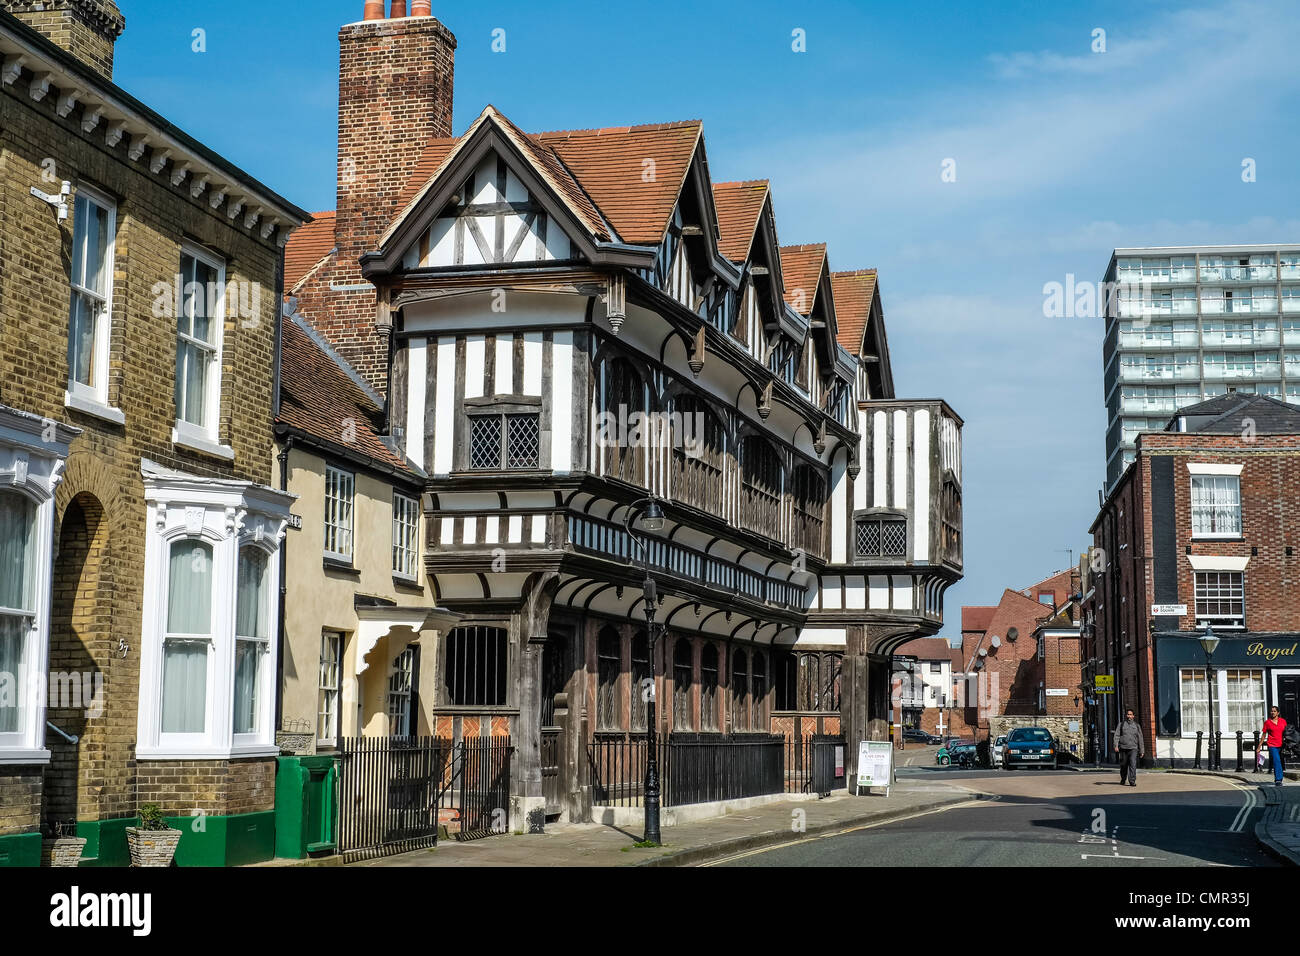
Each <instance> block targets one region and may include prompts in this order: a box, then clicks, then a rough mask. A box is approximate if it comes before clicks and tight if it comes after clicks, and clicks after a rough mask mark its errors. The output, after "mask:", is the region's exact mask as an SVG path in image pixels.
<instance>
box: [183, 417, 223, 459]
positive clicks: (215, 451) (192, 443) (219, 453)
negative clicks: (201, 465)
mask: <svg viewBox="0 0 1300 956" xmlns="http://www.w3.org/2000/svg"><path fill="white" fill-rule="evenodd" d="M172 444H173V445H175V446H176V447H178V448H185V449H188V450H189V451H196V452H198V453H199V454H201V455H210V456H212V457H213V458H220V459H222V460H223V461H234V460H235V450H234V449H233V448H231V447H230V446H229V445H223V444H221V443H220V442H215V441H212V440H211V439H209V438H203V437H201V436H199V435H196V434H194V433H193V432H191V431H188V430H185V429H182V428H180V426H179V425H178V426H176V427H173V428H172Z"/></svg>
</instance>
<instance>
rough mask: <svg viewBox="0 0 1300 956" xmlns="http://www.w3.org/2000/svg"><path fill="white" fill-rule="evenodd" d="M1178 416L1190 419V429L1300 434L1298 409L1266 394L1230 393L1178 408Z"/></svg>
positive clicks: (1177, 417) (1188, 428)
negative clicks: (1248, 430) (1249, 430)
mask: <svg viewBox="0 0 1300 956" xmlns="http://www.w3.org/2000/svg"><path fill="white" fill-rule="evenodd" d="M1174 418H1175V420H1177V419H1179V418H1192V419H1196V421H1192V422H1188V423H1187V430H1188V431H1189V432H1244V431H1246V430H1247V427H1248V423H1249V428H1250V429H1251V430H1252V431H1253V432H1254V433H1255V434H1257V435H1293V434H1300V408H1296V407H1295V406H1294V405H1289V404H1287V403H1286V402H1279V401H1278V400H1277V399H1275V398H1270V397H1269V396H1267V395H1255V394H1252V393H1249V392H1229V393H1228V394H1227V395H1220V396H1218V397H1216V398H1211V399H1209V400H1208V401H1204V402H1199V403H1197V404H1195V405H1189V406H1187V407H1186V408H1180V409H1179V410H1178V414H1177V415H1175V416H1174Z"/></svg>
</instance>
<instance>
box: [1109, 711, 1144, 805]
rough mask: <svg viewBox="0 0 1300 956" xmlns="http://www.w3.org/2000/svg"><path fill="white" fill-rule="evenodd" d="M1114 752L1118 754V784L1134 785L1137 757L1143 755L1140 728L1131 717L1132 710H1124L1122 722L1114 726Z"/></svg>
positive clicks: (1136, 775)
mask: <svg viewBox="0 0 1300 956" xmlns="http://www.w3.org/2000/svg"><path fill="white" fill-rule="evenodd" d="M1115 753H1117V754H1119V785H1120V786H1121V787H1122V786H1124V784H1125V783H1127V784H1128V785H1129V786H1130V787H1136V786H1137V785H1138V784H1137V779H1138V758H1139V757H1143V756H1145V748H1144V747H1143V745H1142V728H1141V727H1139V726H1138V722H1137V720H1135V719H1134V717H1133V711H1132V710H1131V709H1130V710H1126V711H1124V720H1123V722H1122V723H1121V724H1120V725H1119V726H1118V727H1117V728H1115Z"/></svg>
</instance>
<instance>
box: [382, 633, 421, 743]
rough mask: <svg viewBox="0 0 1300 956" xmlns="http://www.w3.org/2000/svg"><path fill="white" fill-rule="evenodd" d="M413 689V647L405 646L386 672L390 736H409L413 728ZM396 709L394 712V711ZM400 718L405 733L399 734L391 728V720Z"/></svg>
mask: <svg viewBox="0 0 1300 956" xmlns="http://www.w3.org/2000/svg"><path fill="white" fill-rule="evenodd" d="M414 691H415V648H413V647H405V648H403V649H402V650H401V652H400V653H398V655H397V657H396V658H394V660H393V666H392V669H391V670H390V671H389V674H388V695H387V698H386V701H387V713H388V735H389V736H390V737H410V736H412V731H413V730H414V729H415V714H414V713H413V712H412V710H411V705H412V696H413V693H414ZM395 709H396V712H394V711H395ZM398 718H402V719H404V720H405V722H406V728H405V729H406V733H404V734H399V733H397V732H396V731H395V730H394V728H393V721H394V720H396V719H398Z"/></svg>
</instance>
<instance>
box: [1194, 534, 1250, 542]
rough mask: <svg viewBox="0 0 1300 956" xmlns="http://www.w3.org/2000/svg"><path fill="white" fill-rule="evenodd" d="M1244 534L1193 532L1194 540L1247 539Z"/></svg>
mask: <svg viewBox="0 0 1300 956" xmlns="http://www.w3.org/2000/svg"><path fill="white" fill-rule="evenodd" d="M1245 540H1246V536H1245V535H1244V534H1193V535H1192V541H1193V542H1196V541H1245Z"/></svg>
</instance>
